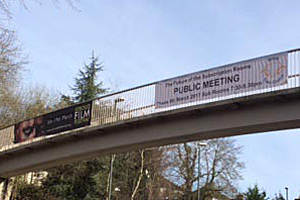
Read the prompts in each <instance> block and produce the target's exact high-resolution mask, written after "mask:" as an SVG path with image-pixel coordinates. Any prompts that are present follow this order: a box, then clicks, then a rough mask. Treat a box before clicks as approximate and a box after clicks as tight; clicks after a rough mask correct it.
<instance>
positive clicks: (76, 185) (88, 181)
mask: <svg viewBox="0 0 300 200" xmlns="http://www.w3.org/2000/svg"><path fill="white" fill-rule="evenodd" d="M105 162H106V161H105V160H104V159H102V160H101V159H93V160H89V161H82V162H78V163H73V164H68V165H63V166H59V167H55V168H52V169H51V170H49V171H48V175H47V177H46V179H45V181H44V182H43V188H44V190H46V191H47V193H49V194H51V195H53V196H55V197H59V198H61V199H68V200H83V199H86V200H87V199H89V200H91V199H99V197H103V196H104V194H101V193H100V192H99V190H98V189H97V188H98V186H99V185H98V182H96V181H95V179H94V177H95V175H96V174H97V173H99V172H101V171H102V172H104V171H105V168H104V165H105V164H104V163H105ZM100 199H102V198H100Z"/></svg>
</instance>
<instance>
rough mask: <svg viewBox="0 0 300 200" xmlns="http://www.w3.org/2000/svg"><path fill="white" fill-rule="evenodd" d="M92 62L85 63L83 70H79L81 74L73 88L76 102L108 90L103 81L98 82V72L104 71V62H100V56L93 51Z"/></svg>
mask: <svg viewBox="0 0 300 200" xmlns="http://www.w3.org/2000/svg"><path fill="white" fill-rule="evenodd" d="M90 59H91V63H90V64H85V65H84V69H83V70H79V75H78V77H77V78H75V85H74V87H72V88H71V89H72V90H73V92H74V94H75V96H74V100H75V102H77V103H79V102H84V101H88V100H91V99H94V98H97V97H99V95H100V94H103V93H105V92H107V89H106V88H103V82H102V81H101V82H99V83H97V73H99V72H102V71H103V65H102V63H99V57H98V56H97V57H95V55H94V52H93V53H92V57H91V58H90Z"/></svg>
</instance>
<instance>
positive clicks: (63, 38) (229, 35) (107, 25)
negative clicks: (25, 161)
mask: <svg viewBox="0 0 300 200" xmlns="http://www.w3.org/2000/svg"><path fill="white" fill-rule="evenodd" d="M33 2H36V1H32V2H30V1H29V2H28V3H29V4H28V9H24V7H22V6H20V5H13V7H12V11H13V14H14V15H13V18H12V19H11V20H10V21H9V22H7V23H8V25H9V26H10V27H11V28H13V29H14V30H16V31H17V34H18V38H19V42H20V43H21V44H22V47H23V52H24V53H25V54H27V55H28V58H29V61H30V63H29V64H28V66H27V69H28V71H27V72H26V74H25V78H24V80H23V81H24V82H23V83H24V85H34V84H39V85H43V86H45V87H47V88H50V89H53V90H57V91H59V92H60V93H63V94H71V92H70V86H72V85H73V84H74V78H75V77H76V75H77V74H78V70H79V69H80V68H82V66H83V64H84V62H88V61H89V57H90V56H91V54H92V52H93V51H94V52H95V54H96V55H99V56H100V57H99V58H100V60H101V61H102V62H103V65H104V70H105V71H104V72H103V73H102V74H101V77H100V80H103V81H104V84H105V85H106V86H107V87H110V88H112V89H113V90H115V91H116V90H124V89H128V88H131V87H135V86H139V85H143V84H147V83H150V82H154V81H159V80H163V79H166V78H171V77H175V76H179V75H183V74H187V73H191V72H195V71H200V70H205V69H209V68H212V67H216V66H220V65H224V64H229V63H232V62H237V61H241V60H245V59H249V58H254V57H258V56H262V55H267V54H271V53H276V52H280V51H285V50H289V49H293V48H299V47H300V21H299V19H300V12H299V9H300V1H298V0H294V1H292V0H286V1H270V0H264V1H261V0H252V1H244V0H228V1H224V0H202V1H197V0H188V1H179V0H151V1H147V0H126V1H121V0H115V1H111V0H89V1H83V0H82V1H81V2H80V1H74V3H75V6H76V8H72V7H70V6H68V5H67V4H66V3H64V2H61V5H60V6H56V5H54V4H53V3H52V1H50V0H49V1H42V2H43V3H42V5H39V4H37V3H33ZM298 132H299V129H295V130H285V131H277V132H270V133H258V134H251V135H246V136H238V137H235V139H236V140H237V144H238V145H241V146H243V155H242V156H241V160H242V161H244V162H245V164H246V168H245V170H243V176H244V179H243V180H242V181H240V182H239V188H240V190H241V191H245V190H246V188H247V187H249V186H253V185H254V184H258V185H259V187H260V188H263V189H264V190H266V192H267V193H268V196H269V197H274V194H275V193H278V192H282V193H283V194H285V189H284V188H285V187H288V188H289V199H294V198H296V197H298V196H299V195H300V171H299V170H298V168H299V167H298V166H299V164H300V161H299V157H298V152H300V146H299V144H300V134H299V133H298Z"/></svg>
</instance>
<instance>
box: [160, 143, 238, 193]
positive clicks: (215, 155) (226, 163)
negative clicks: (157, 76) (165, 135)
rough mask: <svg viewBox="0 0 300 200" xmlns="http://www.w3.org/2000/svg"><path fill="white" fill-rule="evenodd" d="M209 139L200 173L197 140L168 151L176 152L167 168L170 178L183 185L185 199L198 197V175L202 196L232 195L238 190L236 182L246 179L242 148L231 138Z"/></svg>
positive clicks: (203, 153) (167, 174) (204, 150)
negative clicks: (243, 176) (243, 170)
mask: <svg viewBox="0 0 300 200" xmlns="http://www.w3.org/2000/svg"><path fill="white" fill-rule="evenodd" d="M206 142H207V144H208V145H207V146H206V147H202V151H201V152H202V153H201V155H200V156H201V159H200V163H201V164H200V169H201V171H200V173H198V164H197V160H198V159H197V158H198V156H199V154H198V153H199V152H198V151H197V148H198V147H197V142H191V143H183V144H179V145H175V146H171V147H168V150H167V151H166V153H167V154H170V155H172V156H171V157H172V159H171V161H170V162H171V163H172V165H171V167H170V168H168V170H167V171H166V177H168V178H169V179H171V180H172V181H173V182H176V183H179V184H180V185H181V187H182V190H183V193H184V195H183V196H184V199H191V198H192V196H195V194H196V193H195V192H194V191H195V189H196V185H197V180H198V176H200V180H201V182H200V186H201V197H202V198H201V199H204V198H205V197H208V196H211V197H213V196H214V195H216V194H220V193H225V194H227V195H232V194H235V193H236V191H237V190H236V183H237V181H238V180H240V179H241V178H242V176H241V170H242V169H243V168H244V163H243V162H241V161H240V160H239V155H240V154H241V147H240V146H237V145H236V144H235V140H234V139H230V138H221V139H212V140H208V141H206ZM193 192H194V193H193Z"/></svg>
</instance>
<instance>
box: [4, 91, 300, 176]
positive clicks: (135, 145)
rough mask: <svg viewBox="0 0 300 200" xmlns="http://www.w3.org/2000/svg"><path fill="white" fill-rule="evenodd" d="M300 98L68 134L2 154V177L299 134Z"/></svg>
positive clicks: (247, 102)
mask: <svg viewBox="0 0 300 200" xmlns="http://www.w3.org/2000/svg"><path fill="white" fill-rule="evenodd" d="M299 94H300V91H299V89H297V90H296V89H293V90H288V91H279V92H276V93H274V92H273V93H268V94H260V95H254V96H248V97H243V98H239V99H233V100H226V101H222V102H215V103H210V104H208V105H199V106H194V107H189V108H183V109H181V110H176V111H167V112H164V113H159V114H153V115H149V116H145V117H142V118H138V119H133V120H130V121H126V122H120V123H115V124H113V125H107V126H98V127H89V128H82V129H80V130H76V131H70V132H68V133H66V134H63V135H60V136H58V137H53V138H48V139H45V140H41V141H37V142H34V143H32V144H26V145H23V146H20V147H17V148H14V149H10V150H7V151H4V152H1V153H0V177H2V178H7V177H11V176H15V175H18V174H22V173H25V172H30V171H34V170H40V169H46V168H49V167H53V166H56V165H59V164H63V163H68V162H71V161H77V160H82V159H87V158H92V157H95V156H99V155H104V154H109V153H118V152H124V151H130V150H136V149H140V148H146V147H153V146H160V145H166V144H173V143H178V142H188V141H194V140H203V139H211V138H217V137H226V136H234V135H241V134H249V133H259V132H265V131H273V130H281V129H291V128H299V127H300V112H299V111H300V96H299Z"/></svg>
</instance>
